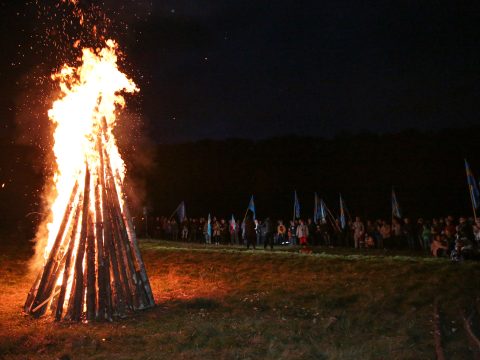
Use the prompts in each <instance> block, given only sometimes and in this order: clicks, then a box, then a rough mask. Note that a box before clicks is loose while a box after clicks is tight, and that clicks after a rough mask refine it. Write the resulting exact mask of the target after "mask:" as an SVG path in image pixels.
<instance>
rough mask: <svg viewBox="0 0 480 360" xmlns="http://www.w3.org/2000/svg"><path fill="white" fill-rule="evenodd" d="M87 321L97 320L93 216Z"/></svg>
mask: <svg viewBox="0 0 480 360" xmlns="http://www.w3.org/2000/svg"><path fill="white" fill-rule="evenodd" d="M87 234H88V235H87V262H86V265H87V297H86V301H87V320H88V321H92V320H94V319H95V313H96V307H97V306H96V305H97V304H96V299H97V289H96V274H97V271H96V269H95V227H94V225H93V214H92V213H91V212H89V214H88V232H87Z"/></svg>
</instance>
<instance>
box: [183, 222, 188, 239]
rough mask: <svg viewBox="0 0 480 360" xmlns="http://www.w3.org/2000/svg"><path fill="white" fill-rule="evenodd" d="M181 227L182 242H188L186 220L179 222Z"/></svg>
mask: <svg viewBox="0 0 480 360" xmlns="http://www.w3.org/2000/svg"><path fill="white" fill-rule="evenodd" d="M181 227H182V235H181V236H182V241H188V220H187V219H185V220H183V221H182V222H181Z"/></svg>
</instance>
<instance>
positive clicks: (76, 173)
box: [25, 40, 154, 321]
mask: <svg viewBox="0 0 480 360" xmlns="http://www.w3.org/2000/svg"><path fill="white" fill-rule="evenodd" d="M106 45H107V46H106V47H105V48H103V49H98V50H97V51H93V50H91V49H83V57H82V61H83V64H82V65H81V66H80V67H78V68H76V69H75V68H72V67H69V66H67V65H65V66H64V67H63V68H62V70H61V72H60V73H58V74H56V75H54V76H53V79H55V80H59V82H60V88H61V93H62V95H61V97H60V98H59V99H58V100H56V101H55V102H54V103H53V107H52V109H51V110H50V111H49V118H50V119H51V120H52V121H53V122H54V124H55V125H56V128H55V132H54V139H55V145H54V153H55V157H56V164H57V172H56V175H55V179H54V182H55V189H56V194H55V196H54V198H53V199H52V203H51V211H52V221H51V223H50V224H48V241H47V244H46V246H45V251H44V257H43V267H42V270H41V272H40V273H39V275H38V277H37V280H36V281H35V282H34V284H33V286H32V288H31V290H30V292H29V294H28V297H27V300H26V302H25V311H26V312H28V313H30V314H32V315H33V316H34V317H40V316H42V315H45V314H47V315H52V316H54V317H55V319H56V320H61V319H68V320H74V321H79V320H82V319H86V320H88V321H90V320H112V319H113V318H114V317H117V316H119V317H122V316H125V315H126V313H127V311H128V310H137V309H145V308H149V307H152V306H154V299H153V295H152V291H151V288H150V283H149V280H148V277H147V275H146V271H145V267H144V264H143V261H142V257H141V254H140V251H139V249H138V245H137V241H136V236H135V232H134V229H133V225H132V221H131V218H130V215H129V211H128V207H127V203H126V199H125V196H124V194H123V191H122V184H123V180H124V173H125V168H124V163H123V161H122V158H121V156H120V153H119V151H118V148H117V146H116V142H115V137H114V135H113V132H112V130H113V128H114V126H115V120H116V111H117V109H118V108H122V107H124V105H125V101H124V98H123V97H122V96H121V95H120V94H119V93H120V92H122V91H123V92H128V93H134V92H136V91H138V88H137V87H136V85H135V84H134V83H133V81H132V80H130V79H128V78H127V76H126V75H125V74H123V73H122V72H121V71H120V70H119V69H118V67H117V57H116V52H115V51H116V47H117V46H116V44H115V42H114V41H112V40H108V41H107V42H106Z"/></svg>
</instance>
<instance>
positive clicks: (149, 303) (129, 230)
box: [116, 173, 155, 307]
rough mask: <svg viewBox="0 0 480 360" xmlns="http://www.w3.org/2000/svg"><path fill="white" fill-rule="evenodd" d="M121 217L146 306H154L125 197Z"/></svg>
mask: <svg viewBox="0 0 480 360" xmlns="http://www.w3.org/2000/svg"><path fill="white" fill-rule="evenodd" d="M116 176H117V178H118V179H119V178H120V176H119V174H118V173H117V174H116ZM119 180H120V179H119ZM123 217H124V220H125V225H126V229H127V234H128V240H129V241H130V246H131V248H132V249H133V254H134V255H135V262H136V264H137V268H138V273H139V274H140V280H141V281H142V283H141V285H142V287H143V289H144V291H145V295H146V298H147V303H146V307H153V306H155V300H154V298H153V293H152V288H151V286H150V281H149V280H148V276H147V272H146V270H145V264H144V262H143V259H142V255H141V253H140V249H139V247H138V242H137V235H136V234H135V230H134V228H133V223H132V218H131V216H130V211H129V209H128V204H127V201H126V199H125V198H124V199H123Z"/></svg>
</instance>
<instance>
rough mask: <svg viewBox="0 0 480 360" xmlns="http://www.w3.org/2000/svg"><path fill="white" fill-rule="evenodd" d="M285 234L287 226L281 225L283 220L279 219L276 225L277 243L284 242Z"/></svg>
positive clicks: (281, 243)
mask: <svg viewBox="0 0 480 360" xmlns="http://www.w3.org/2000/svg"><path fill="white" fill-rule="evenodd" d="M286 234H287V228H286V227H285V225H283V221H282V220H279V221H278V226H277V239H278V244H279V245H283V244H284V243H285V236H286Z"/></svg>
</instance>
